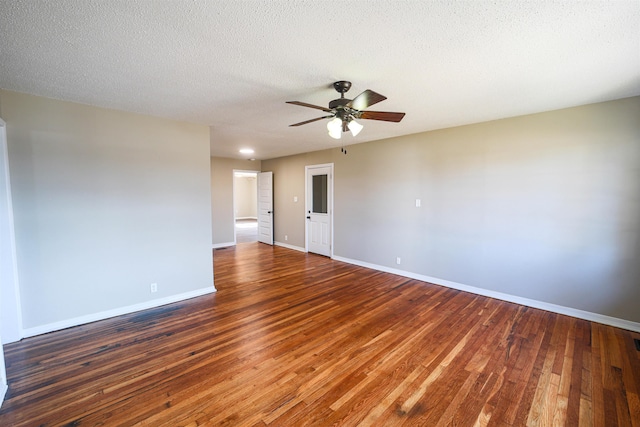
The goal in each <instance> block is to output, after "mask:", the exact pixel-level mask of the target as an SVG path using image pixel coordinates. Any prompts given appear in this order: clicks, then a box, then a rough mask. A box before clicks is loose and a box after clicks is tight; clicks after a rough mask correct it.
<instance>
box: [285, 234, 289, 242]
mask: <svg viewBox="0 0 640 427" xmlns="http://www.w3.org/2000/svg"><path fill="white" fill-rule="evenodd" d="M284 240H285V242H286V241H287V240H289V236H287V235H286V234H285V235H284Z"/></svg>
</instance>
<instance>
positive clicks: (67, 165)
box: [0, 91, 214, 331]
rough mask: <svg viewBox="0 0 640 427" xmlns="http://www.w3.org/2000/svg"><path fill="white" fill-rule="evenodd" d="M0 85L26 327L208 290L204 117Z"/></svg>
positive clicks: (208, 222) (209, 265)
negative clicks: (106, 105)
mask: <svg viewBox="0 0 640 427" xmlns="http://www.w3.org/2000/svg"><path fill="white" fill-rule="evenodd" d="M0 93H1V95H2V98H1V107H2V113H3V118H4V120H5V121H6V122H7V140H8V148H9V164H10V168H11V186H12V192H13V207H14V215H15V229H16V247H17V255H18V271H19V279H20V291H21V300H22V313H23V322H24V327H25V328H26V329H28V330H31V331H37V330H43V329H44V330H46V329H47V328H48V327H49V326H51V325H54V326H56V325H57V326H64V325H65V324H66V323H65V322H71V323H73V322H74V321H75V320H74V319H86V316H91V315H94V314H96V313H114V312H117V311H118V310H120V309H122V308H124V307H133V306H140V305H141V304H142V305H144V304H150V303H151V304H153V301H155V300H164V301H166V300H167V299H171V298H174V297H176V296H181V295H186V294H193V293H198V292H207V291H213V290H214V288H213V273H212V272H213V266H212V259H211V243H210V235H211V210H210V209H211V204H210V201H211V189H210V181H209V177H210V171H209V167H210V164H209V158H210V157H209V129H208V128H207V127H206V126H198V125H193V124H187V123H182V122H177V121H171V120H164V119H158V118H153V117H148V116H142V115H137V114H131V113H125V112H120V111H114V110H107V109H102V108H96V107H91V106H87V105H80V104H75V103H71V102H62V101H57V100H52V99H46V98H41V97H35V96H30V95H25V94H19V93H14V92H8V91H0ZM154 282H155V283H157V284H158V292H157V293H154V294H151V293H150V284H151V283H154Z"/></svg>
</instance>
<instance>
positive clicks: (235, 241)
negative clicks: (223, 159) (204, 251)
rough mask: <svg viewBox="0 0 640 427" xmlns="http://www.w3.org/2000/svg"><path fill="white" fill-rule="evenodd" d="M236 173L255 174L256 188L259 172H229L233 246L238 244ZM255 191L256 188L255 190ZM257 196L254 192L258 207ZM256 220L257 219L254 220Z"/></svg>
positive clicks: (234, 170)
mask: <svg viewBox="0 0 640 427" xmlns="http://www.w3.org/2000/svg"><path fill="white" fill-rule="evenodd" d="M236 172H240V173H242V172H245V173H255V174H256V187H257V186H258V174H259V173H260V172H261V171H257V170H248V169H233V170H232V171H231V196H232V198H233V207H232V209H233V244H234V245H237V244H238V238H237V237H236ZM256 190H257V188H256ZM259 197H260V196H259V194H258V191H256V206H258V201H259ZM256 219H257V218H256Z"/></svg>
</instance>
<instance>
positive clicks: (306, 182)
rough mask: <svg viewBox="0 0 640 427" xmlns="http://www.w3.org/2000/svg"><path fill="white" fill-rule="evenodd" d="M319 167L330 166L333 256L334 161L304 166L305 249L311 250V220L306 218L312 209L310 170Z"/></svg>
mask: <svg viewBox="0 0 640 427" xmlns="http://www.w3.org/2000/svg"><path fill="white" fill-rule="evenodd" d="M319 168H329V176H328V183H327V192H328V193H329V194H328V195H327V203H328V205H329V209H328V210H329V228H330V230H329V238H330V239H331V243H330V244H329V258H333V247H334V242H333V181H334V180H333V176H334V167H333V163H322V164H319V165H306V166H305V167H304V217H305V221H304V251H305V252H309V234H310V233H309V221H307V220H306V217H307V212H309V209H310V203H309V196H310V194H309V170H310V169H319Z"/></svg>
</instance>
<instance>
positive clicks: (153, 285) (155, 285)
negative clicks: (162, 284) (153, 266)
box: [149, 283, 158, 293]
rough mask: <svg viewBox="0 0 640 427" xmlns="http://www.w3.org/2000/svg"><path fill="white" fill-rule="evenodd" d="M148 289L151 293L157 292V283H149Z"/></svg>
mask: <svg viewBox="0 0 640 427" xmlns="http://www.w3.org/2000/svg"><path fill="white" fill-rule="evenodd" d="M149 290H150V291H151V293H154V292H158V284H157V283H152V284H151V285H149Z"/></svg>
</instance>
